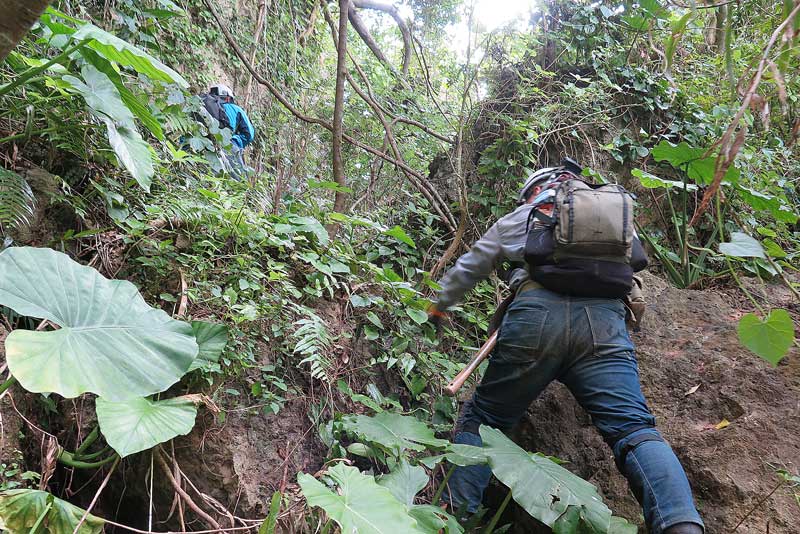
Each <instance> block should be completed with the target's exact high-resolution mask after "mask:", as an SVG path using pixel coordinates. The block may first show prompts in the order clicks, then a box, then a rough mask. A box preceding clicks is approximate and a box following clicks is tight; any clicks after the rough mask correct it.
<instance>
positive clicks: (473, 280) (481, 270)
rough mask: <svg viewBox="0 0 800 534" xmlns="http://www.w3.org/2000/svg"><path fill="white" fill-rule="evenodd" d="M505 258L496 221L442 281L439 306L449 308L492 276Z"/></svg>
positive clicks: (443, 309)
mask: <svg viewBox="0 0 800 534" xmlns="http://www.w3.org/2000/svg"><path fill="white" fill-rule="evenodd" d="M502 258H503V248H502V241H501V235H500V227H499V225H498V224H495V225H494V226H492V227H491V228H489V231H488V232H486V233H485V234H484V236H483V237H481V238H480V239H479V240H478V241H477V242H476V243H475V244H474V245H472V248H471V249H470V251H469V252H467V253H466V254H464V255H463V256H461V257H460V258H458V261H456V264H455V265H454V266H453V267H452V268H451V269H450V270H449V271H447V273H446V274H445V275H444V277H443V278H442V280H441V281H440V282H439V284H440V285H441V286H442V290H441V291H440V292H439V297H438V299H437V303H436V307H437V308H438V309H439V310H441V311H446V310H447V309H448V308H450V307H452V306H454V305H456V304H458V303H459V302H460V301H461V299H462V298H463V297H464V294H465V293H466V292H467V291H469V290H470V289H472V288H473V287H475V284H477V283H478V282H480V281H481V280H483V279H485V278H488V276H489V275H490V274H491V273H492V270H493V269H494V268H495V266H496V265H497V264H498V262H499V261H500V260H501V259H502Z"/></svg>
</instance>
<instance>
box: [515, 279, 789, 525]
mask: <svg viewBox="0 0 800 534" xmlns="http://www.w3.org/2000/svg"><path fill="white" fill-rule="evenodd" d="M754 289H758V288H754ZM762 297H765V298H766V299H767V300H768V301H770V303H771V304H772V305H775V306H783V307H788V308H789V309H790V311H791V312H792V313H793V315H794V317H795V323H797V315H798V307H797V305H796V304H792V303H791V296H790V295H789V293H788V290H786V289H785V288H783V287H780V286H776V287H772V286H770V287H769V295H762ZM647 300H648V303H649V308H648V315H647V317H646V320H645V322H644V325H643V328H642V331H641V332H640V333H637V334H635V335H634V341H635V342H636V345H637V350H638V357H639V369H640V374H641V379H642V384H643V387H644V392H645V395H646V397H647V400H648V403H649V405H650V408H651V410H652V411H653V412H654V413H655V415H656V417H657V421H658V425H659V428H660V430H661V431H662V433H663V434H664V436H665V437H666V438H667V440H668V441H669V442H670V443H671V445H672V447H673V448H674V450H675V452H676V453H677V455H678V457H679V458H680V460H681V462H682V463H683V465H684V466H685V468H686V470H687V473H688V476H689V480H690V482H691V484H692V487H693V489H694V491H695V496H696V498H697V503H698V507H699V509H700V513H701V514H702V516H703V518H704V520H705V522H706V525H707V527H708V532H709V533H710V534H716V533H729V532H731V531H732V530H733V528H734V526H735V525H736V524H737V523H738V522H739V520H740V519H741V518H742V517H744V516H745V514H746V513H747V512H748V511H749V510H750V509H751V508H752V507H753V506H755V504H756V503H757V502H758V501H760V500H761V499H762V498H763V497H765V496H766V495H767V494H768V493H769V492H770V491H772V489H773V488H774V487H775V485H776V483H777V481H778V480H779V479H778V476H777V475H776V473H775V469H776V468H785V469H787V470H789V471H791V472H793V473H797V471H798V469H800V439H798V436H800V354H798V351H796V350H795V351H793V353H792V354H790V355H789V356H788V357H787V358H786V359H785V360H784V361H783V362H782V363H781V365H779V366H778V368H777V369H774V368H772V367H771V366H770V365H769V364H767V363H765V362H763V361H762V360H760V359H759V358H757V357H756V356H754V355H753V354H751V353H749V352H748V351H747V350H746V349H744V348H743V347H742V346H741V345H740V344H739V341H738V338H737V334H736V327H735V325H736V321H737V320H738V318H739V317H740V316H741V314H742V313H746V312H747V311H750V309H749V306H748V305H746V303H744V302H742V299H741V298H740V297H739V295H738V293H737V292H733V291H731V292H720V291H719V290H715V291H710V290H708V291H689V290H678V289H675V288H673V287H670V286H668V285H667V284H666V283H665V282H664V281H663V280H660V279H658V278H656V277H654V276H648V277H647ZM695 386H699V387H698V388H697V389H696V391H694V392H693V393H689V391H690V390H692V389H693V388H695ZM723 419H727V420H728V421H729V422H730V425H729V426H727V427H726V428H724V429H721V430H717V429H715V428H714V425H716V424H718V423H719V422H721V421H722V420H723ZM518 440H519V442H520V443H521V444H523V445H525V446H526V447H527V448H528V449H529V450H539V451H543V452H545V453H547V454H553V455H556V456H558V457H560V458H563V459H565V460H568V461H570V462H571V463H570V464H569V466H568V467H570V468H571V469H572V470H573V471H575V472H577V473H578V474H580V475H581V476H583V477H585V478H587V479H589V480H590V481H592V482H593V483H594V484H596V485H598V487H599V488H600V489H601V492H602V493H603V495H604V497H605V498H606V500H607V502H608V503H609V504H610V506H611V507H612V509H613V510H614V511H615V513H616V514H617V515H622V516H624V517H626V518H628V519H629V520H632V521H636V522H638V523H639V524H641V520H642V518H641V512H640V509H639V506H638V504H637V503H636V501H635V499H634V498H633V496H632V494H630V492H629V491H628V489H627V484H626V481H625V479H624V478H623V477H622V476H621V475H620V474H619V473H618V472H617V471H616V468H615V467H614V463H613V459H612V455H611V452H610V450H609V449H608V447H607V446H606V445H605V444H604V443H603V441H602V440H601V439H600V437H599V436H598V434H597V433H596V432H595V430H594V428H593V427H592V425H591V422H590V420H589V417H588V415H586V414H585V413H584V412H583V410H582V409H581V408H580V407H579V406H578V405H577V403H576V402H575V401H574V400H573V399H572V397H571V395H570V394H569V392H568V391H567V390H566V388H564V387H563V386H561V385H560V384H553V385H552V386H550V388H549V389H548V391H546V392H545V394H544V395H542V397H541V398H540V399H538V400H537V401H536V402H535V403H534V405H533V406H532V407H531V409H530V410H529V412H528V418H527V420H526V421H525V422H524V423H523V424H522V425H521V428H520V430H519V436H518ZM795 492H796V493H797V494H800V488H795V489H794V492H793V491H792V490H790V489H786V488H782V489H780V490H778V491H777V492H776V493H775V494H774V495H772V497H770V498H769V499H768V500H767V501H766V502H765V503H764V504H763V505H762V506H760V507H759V508H758V510H757V511H756V512H754V513H753V514H752V515H751V516H750V517H749V518H748V519H747V520H746V521H745V522H744V523H743V524H742V525H741V526H740V527H739V529H738V530H737V532H741V533H765V532H770V533H773V534H779V533H785V534H790V533H791V534H796V533H798V532H800V501H798V500H796V497H795ZM522 513H523V514H524V512H522ZM521 528H522V530H518V531H519V532H531V531H532V530H533V527H531V526H530V525H529V526H527V527H521Z"/></svg>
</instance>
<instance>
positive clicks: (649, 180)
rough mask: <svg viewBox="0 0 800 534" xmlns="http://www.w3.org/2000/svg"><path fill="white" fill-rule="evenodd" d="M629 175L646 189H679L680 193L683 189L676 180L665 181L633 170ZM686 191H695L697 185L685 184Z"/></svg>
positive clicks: (681, 183)
mask: <svg viewBox="0 0 800 534" xmlns="http://www.w3.org/2000/svg"><path fill="white" fill-rule="evenodd" d="M631 174H632V175H633V176H635V177H637V178H638V179H639V183H640V184H642V187H646V188H648V189H659V188H660V189H679V190H681V191H682V190H683V187H684V184H683V182H679V181H677V180H665V179H663V178H659V177H658V176H656V175H655V174H650V173H649V172H646V171H643V170H641V169H633V170H632V171H631ZM686 190H687V191H697V184H690V183H687V184H686Z"/></svg>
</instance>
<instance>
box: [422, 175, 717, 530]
mask: <svg viewBox="0 0 800 534" xmlns="http://www.w3.org/2000/svg"><path fill="white" fill-rule="evenodd" d="M580 174H581V169H580V167H579V166H578V165H577V164H576V163H575V162H573V161H572V160H565V161H564V162H562V166H561V167H555V168H547V169H541V170H539V171H537V172H536V173H534V174H533V175H532V176H531V177H530V178H529V179H528V180H527V182H526V183H525V185H524V187H523V188H522V190H521V192H520V194H519V198H518V203H519V207H518V208H517V209H516V210H514V211H513V212H511V213H510V214H508V215H506V216H505V217H503V218H501V219H500V220H499V221H497V222H496V223H495V224H494V225H493V226H492V227H491V228H490V229H489V231H488V232H486V234H485V235H484V236H483V237H482V238H481V239H480V240H478V241H477V242H476V243H475V244H474V245H473V246H472V248H471V249H470V251H469V252H468V253H466V254H464V255H463V256H461V257H460V258H459V259H458V261H457V262H456V264H455V266H454V267H452V268H451V269H450V270H449V271H448V272H447V273H446V274H445V276H444V277H443V279H442V280H441V282H440V284H441V286H442V289H441V291H440V293H439V295H438V300H437V302H436V304H435V305H434V306H433V307H432V308H431V310H430V311H429V314H430V317H431V319H432V320H433V321H438V320H441V317H442V316H444V315H445V313H446V311H447V310H448V309H449V308H451V307H452V306H453V305H455V304H456V303H458V302H459V301H460V300H461V299H462V297H463V296H464V294H465V293H466V292H467V291H469V290H470V289H472V288H473V287H474V286H475V284H476V283H477V282H479V281H480V280H482V279H484V278H486V277H488V276H489V274H490V273H491V271H492V270H493V269H494V268H495V266H497V265H499V264H500V263H501V262H502V261H503V260H510V261H511V262H515V263H517V264H518V265H525V267H524V268H521V269H517V270H516V271H514V274H513V277H512V278H513V279H514V282H512V284H511V285H512V290H513V289H516V292H517V293H516V297H515V298H514V301H513V302H512V303H511V305H510V306H509V307H508V311H507V313H506V316H505V317H504V319H503V322H502V324H501V326H500V333H499V337H498V342H497V346H496V348H495V350H494V353H493V354H492V356H491V358H490V360H489V365H488V367H487V369H486V372H485V374H484V376H483V379H482V381H481V383H480V384H479V385H478V387H477V389H476V391H475V393H474V395H473V396H472V398H471V399H470V400H468V401H467V402H466V403H465V404H464V406H463V409H462V413H461V416H460V417H459V420H458V423H457V425H456V431H455V434H456V435H455V442H456V443H463V444H468V445H477V446H480V445H482V442H481V438H480V435H479V433H478V429H479V427H480V425H488V426H491V427H495V428H498V429H501V430H504V431H508V430H509V429H511V427H513V425H514V424H516V423H517V421H519V419H520V418H521V417H522V416H523V415H524V413H525V411H526V409H527V408H528V405H529V404H530V403H531V402H532V401H533V400H534V399H535V398H536V397H537V396H538V395H539V394H540V393H541V392H542V391H543V390H544V389H545V387H547V385H548V384H549V383H550V382H552V381H553V380H559V381H560V382H562V383H563V384H564V385H565V386H567V388H568V389H569V390H570V392H571V393H572V395H573V396H574V397H575V399H576V400H577V401H578V403H579V404H580V405H581V406H582V407H583V408H584V409H585V410H586V411H587V412H588V413H589V414H590V415H591V417H592V422H593V423H594V425H595V426H596V427H597V429H598V430H599V431H600V434H601V435H602V436H603V439H604V440H605V441H606V443H608V445H609V446H610V447H611V449H612V451H613V454H614V458H615V459H616V464H617V467H618V468H619V470H620V471H621V472H622V474H623V475H624V476H625V477H626V478H627V479H628V482H629V484H630V487H631V489H632V490H633V493H634V494H635V495H636V498H637V499H638V500H639V502H640V504H641V505H642V508H643V511H644V517H645V521H646V523H647V526H648V528H649V531H650V532H651V533H652V534H702V532H703V528H704V527H703V522H702V520H701V519H700V515H699V514H698V512H697V510H696V508H695V506H694V502H693V499H692V491H691V488H690V487H689V482H688V480H687V478H686V474H685V473H684V471H683V468H682V466H681V464H680V462H679V461H678V459H677V457H676V456H675V454H674V453H673V451H672V449H671V448H670V446H669V445H668V444H667V443H666V441H664V438H663V437H662V436H661V434H660V433H659V432H658V430H656V428H655V418H654V417H653V415H652V414H651V413H650V410H649V409H648V407H647V404H646V402H645V399H644V396H643V394H642V391H641V386H640V383H639V374H638V367H637V362H636V356H635V353H634V346H633V342H632V341H631V338H630V336H629V335H628V332H627V329H626V326H625V316H626V311H625V305H624V303H623V300H622V299H623V298H624V297H625V295H626V294H627V293H628V292H629V291H630V289H631V287H632V284H633V272H634V271H638V270H641V269H643V268H644V267H645V266H646V265H647V259H646V256H645V254H644V251H643V250H642V247H641V244H640V243H639V241H638V239H637V238H636V237H635V233H634V229H633V211H632V210H633V199H632V198H631V196H630V195H629V194H628V193H627V191H625V190H624V189H623V188H621V187H619V186H615V185H605V186H594V185H588V184H586V183H585V182H583V181H581V180H579V179H578V177H579V176H580ZM523 262H524V263H523ZM490 478H491V469H490V468H489V467H488V466H485V465H482V466H470V467H457V468H456V470H455V471H454V473H453V475H452V476H451V478H450V481H449V499H450V505H451V507H452V509H454V510H457V509H459V508H461V507H465V508H466V510H467V511H468V512H475V511H476V510H477V508H478V506H479V505H480V503H481V500H482V498H483V491H484V489H485V488H486V486H487V485H488V483H489V479H490Z"/></svg>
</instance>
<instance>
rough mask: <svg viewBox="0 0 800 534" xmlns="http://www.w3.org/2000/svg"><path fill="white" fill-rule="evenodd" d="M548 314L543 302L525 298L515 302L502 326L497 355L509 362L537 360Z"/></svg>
mask: <svg viewBox="0 0 800 534" xmlns="http://www.w3.org/2000/svg"><path fill="white" fill-rule="evenodd" d="M548 314H549V311H548V309H547V308H546V307H545V306H542V305H541V304H537V303H534V302H527V301H524V300H523V301H518V302H515V303H513V304H512V305H511V307H509V309H508V312H507V313H506V317H505V319H504V320H503V324H502V326H501V327H500V337H499V340H498V350H497V352H496V356H497V357H498V358H499V359H501V360H503V361H505V362H508V363H522V362H528V361H532V360H535V359H536V357H537V351H538V350H539V349H540V348H541V345H542V335H543V332H544V328H545V324H546V323H547V316H548Z"/></svg>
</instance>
